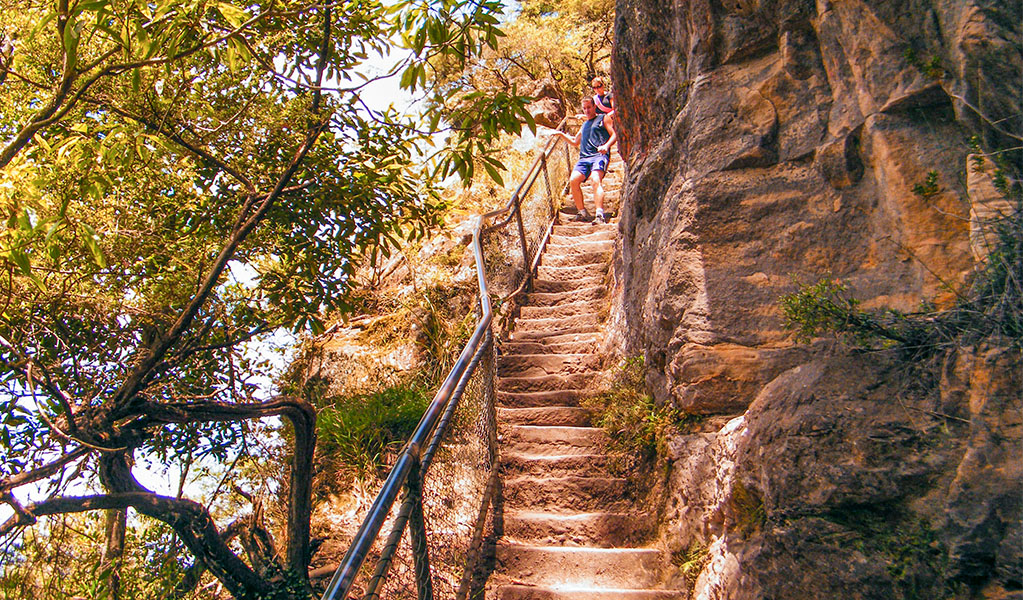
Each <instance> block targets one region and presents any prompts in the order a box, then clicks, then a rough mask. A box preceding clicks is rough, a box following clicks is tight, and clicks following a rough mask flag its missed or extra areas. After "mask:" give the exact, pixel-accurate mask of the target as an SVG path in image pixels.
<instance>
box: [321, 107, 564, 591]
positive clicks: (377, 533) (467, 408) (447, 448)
mask: <svg viewBox="0 0 1023 600" xmlns="http://www.w3.org/2000/svg"><path fill="white" fill-rule="evenodd" d="M564 125H565V123H564V122H562V124H561V125H560V126H559V128H562V127H564ZM571 160H572V155H571V148H570V147H569V146H568V144H566V143H565V142H564V141H563V140H562V139H561V138H560V137H558V136H552V137H551V139H550V140H549V141H548V143H547V145H546V146H545V147H544V149H543V150H542V151H541V153H540V154H539V156H537V158H536V160H535V161H534V162H533V165H532V166H531V167H530V170H529V172H528V173H527V174H526V176H525V178H524V179H523V181H522V183H521V184H520V185H519V187H518V189H517V190H516V191H515V193H514V194H513V195H512V198H511V200H510V201H509V202H508V204H507V206H505V207H504V208H502V209H500V210H496V211H493V212H490V213H487V214H485V215H483V216H481V217H478V218H477V222H476V224H475V227H474V230H473V241H472V250H473V254H474V255H475V258H476V270H477V277H478V282H479V293H480V296H479V298H480V299H479V305H478V317H479V320H478V322H477V325H476V328H475V330H474V331H473V334H472V336H471V337H470V338H469V341H468V343H467V344H466V346H465V348H464V349H463V350H462V353H461V355H460V356H459V358H458V361H457V362H456V363H455V366H454V367H453V368H452V370H451V372H450V373H449V374H448V376H447V378H446V379H445V380H444V383H443V384H442V385H441V387H440V389H439V390H438V391H437V393H436V394H435V395H434V398H433V401H432V402H431V404H430V406H429V408H428V409H427V411H426V413H425V414H424V415H423V418H422V420H421V421H420V422H419V425H418V426H417V428H416V431H415V432H414V433H413V434H412V437H411V438H409V441H408V442H407V443H406V444H405V446H404V447H403V448H402V451H401V452H400V453H399V455H398V459H397V461H396V462H395V465H394V467H393V468H392V470H391V473H390V474H389V475H388V477H387V480H386V481H385V483H384V486H383V488H382V489H381V491H380V493H379V495H378V496H377V498H376V500H375V501H374V503H373V505H372V506H371V508H370V510H369V513H368V514H367V516H366V518H365V520H364V521H363V523H362V525H361V527H360V528H359V531H358V533H357V534H356V536H355V539H354V541H353V542H352V545H351V547H350V548H349V550H348V552H347V554H346V555H345V557H344V560H343V561H342V563H341V566H340V567H338V569H337V571H336V572H335V573H334V577H333V578H332V579H331V581H330V583H329V584H328V586H327V590H326V591H325V592H324V594H323V596H322V599H323V600H343V599H346V598H351V599H354V598H364V599H367V600H369V599H377V598H393V599H411V598H419V600H425V599H432V598H444V599H448V598H451V599H457V600H462V599H465V598H469V597H474V596H476V594H477V593H478V592H479V590H478V589H476V587H477V586H478V585H479V584H480V581H481V578H479V577H477V575H479V572H480V571H479V569H480V559H481V556H482V546H483V540H484V538H485V536H486V535H487V529H488V527H489V524H490V523H491V519H492V507H493V500H494V494H495V491H496V487H497V485H496V484H497V464H498V463H497V459H498V456H497V421H496V411H495V407H494V400H495V391H494V379H495V376H496V361H495V359H496V357H495V352H494V334H493V331H492V329H493V328H492V326H491V324H492V321H493V305H492V301H491V296H492V295H493V292H494V291H495V290H491V289H490V288H489V287H488V281H490V280H491V279H492V278H495V276H496V275H498V273H500V274H501V275H504V277H503V278H502V282H503V285H502V286H500V287H506V288H507V291H505V290H499V291H498V294H497V296H498V297H499V298H500V300H501V301H502V302H514V301H516V299H517V297H518V296H519V295H520V294H522V293H523V292H526V291H528V290H529V288H530V284H531V282H532V278H533V276H534V275H535V272H536V267H537V264H538V261H539V256H540V253H541V252H543V248H544V245H545V244H546V241H547V239H548V238H549V236H550V232H551V228H552V227H553V224H554V219H555V217H556V214H557V207H558V202H559V199H560V198H561V196H562V194H563V190H564V188H565V185H566V183H567V181H568V175H569V173H570V169H571ZM512 224H514V227H512V228H510V232H511V235H508V232H509V227H508V226H509V225H512ZM509 247H517V249H516V250H515V251H508V250H510V248H509ZM485 254H486V255H487V256H490V257H493V258H494V260H491V261H489V262H490V263H492V264H488V261H487V260H485ZM502 257H503V260H501V258H502ZM399 497H400V499H401V501H400V502H399V501H398V500H399ZM385 532H386V533H385Z"/></svg>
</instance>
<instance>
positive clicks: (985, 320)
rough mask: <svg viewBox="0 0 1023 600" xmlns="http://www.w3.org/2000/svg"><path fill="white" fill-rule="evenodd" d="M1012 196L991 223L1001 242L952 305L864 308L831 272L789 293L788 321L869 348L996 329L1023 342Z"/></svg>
mask: <svg viewBox="0 0 1023 600" xmlns="http://www.w3.org/2000/svg"><path fill="white" fill-rule="evenodd" d="M1012 202H1013V205H1014V208H1015V210H1014V212H1013V213H1012V214H1010V215H1005V216H1003V217H1001V218H1000V219H998V220H996V221H994V222H992V223H989V224H988V225H987V227H989V228H990V230H991V231H993V232H994V233H995V237H996V239H997V242H996V243H995V245H994V248H992V250H991V252H990V254H989V255H988V256H987V257H986V259H985V260H984V263H983V265H982V266H981V268H980V269H979V270H978V271H977V273H976V274H975V275H974V277H973V280H972V282H971V284H970V286H969V287H968V288H967V289H966V290H965V291H964V292H963V293H962V294H961V295H960V300H959V303H958V304H957V305H956V306H955V307H953V308H952V309H950V310H946V311H935V310H933V305H932V306H929V307H926V308H927V310H924V311H921V312H918V313H912V314H906V313H901V312H899V311H896V310H892V309H879V310H864V309H863V308H861V306H860V302H859V301H858V300H857V299H856V298H854V297H852V295H851V293H850V291H849V288H848V286H847V285H846V284H844V283H842V282H840V281H837V280H835V279H833V278H832V277H830V276H826V277H824V278H822V279H820V280H819V281H817V282H816V283H814V284H811V285H800V286H799V289H798V290H797V291H796V292H794V293H792V294H788V295H786V296H783V297H782V298H781V307H782V312H783V314H784V318H785V323H784V326H785V328H786V329H789V330H792V331H794V332H795V337H796V340H797V341H801V342H806V341H810V340H811V339H813V338H814V337H817V336H820V335H823V334H828V333H831V334H837V335H838V336H840V337H841V338H843V339H844V340H846V341H847V342H850V343H852V344H853V345H855V346H858V347H861V348H870V349H878V348H891V347H898V348H901V349H903V350H905V351H908V352H909V353H910V354H913V355H917V354H920V353H928V352H932V351H934V350H937V349H938V348H941V347H948V346H957V345H969V344H973V343H976V342H977V341H979V340H981V339H984V338H988V337H1001V338H1004V339H1005V340H1006V341H1007V342H1008V344H1009V345H1011V346H1014V347H1021V346H1023V199H1021V198H1020V197H1019V196H1018V195H1017V197H1015V198H1014V199H1013V201H1012Z"/></svg>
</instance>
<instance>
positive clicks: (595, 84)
mask: <svg viewBox="0 0 1023 600" xmlns="http://www.w3.org/2000/svg"><path fill="white" fill-rule="evenodd" d="M590 85H591V87H592V88H593V93H594V94H600V95H601V96H603V95H604V93H605V92H606V91H607V90H605V88H604V79H603V78H601V77H594V78H593V81H592V82H591V84H590Z"/></svg>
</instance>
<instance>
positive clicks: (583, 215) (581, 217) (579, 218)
mask: <svg viewBox="0 0 1023 600" xmlns="http://www.w3.org/2000/svg"><path fill="white" fill-rule="evenodd" d="M569 220H570V221H572V222H574V223H585V222H586V221H589V220H590V213H588V212H586V211H585V210H584V211H580V212H579V214H577V215H576V216H574V217H572V218H571V219H569Z"/></svg>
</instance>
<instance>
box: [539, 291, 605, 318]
mask: <svg viewBox="0 0 1023 600" xmlns="http://www.w3.org/2000/svg"><path fill="white" fill-rule="evenodd" d="M571 298H572V296H571V295H566V297H565V299H566V300H568V301H567V302H562V303H560V304H556V305H553V306H528V305H527V306H523V307H522V308H521V309H520V310H519V318H521V319H551V318H561V317H574V316H576V315H584V314H592V315H596V314H597V313H598V310H597V308H596V307H595V306H594V304H595V302H594V301H593V300H586V299H581V298H576V299H571ZM598 299H599V300H603V298H598Z"/></svg>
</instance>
